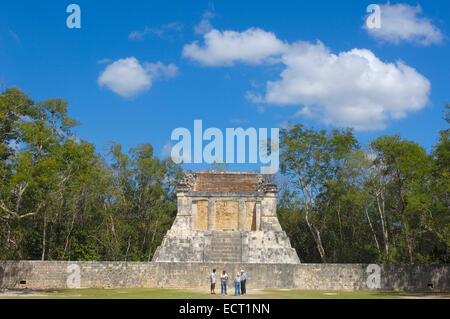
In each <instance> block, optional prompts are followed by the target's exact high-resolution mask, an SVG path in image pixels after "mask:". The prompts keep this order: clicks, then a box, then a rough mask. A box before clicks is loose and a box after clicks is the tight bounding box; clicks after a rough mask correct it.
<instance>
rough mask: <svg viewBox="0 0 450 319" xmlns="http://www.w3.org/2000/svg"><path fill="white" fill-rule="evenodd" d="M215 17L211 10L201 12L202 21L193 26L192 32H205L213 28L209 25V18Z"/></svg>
mask: <svg viewBox="0 0 450 319" xmlns="http://www.w3.org/2000/svg"><path fill="white" fill-rule="evenodd" d="M214 17H215V14H214V13H213V12H211V11H206V12H205V13H203V18H202V21H200V23H199V24H198V25H196V26H195V27H194V32H195V33H197V34H205V33H208V32H209V31H211V30H212V29H213V27H212V25H211V21H210V20H211V19H213V18H214Z"/></svg>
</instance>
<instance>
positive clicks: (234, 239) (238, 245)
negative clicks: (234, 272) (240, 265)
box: [205, 231, 242, 262]
mask: <svg viewBox="0 0 450 319" xmlns="http://www.w3.org/2000/svg"><path fill="white" fill-rule="evenodd" d="M206 259H207V260H205V261H210V262H241V261H242V239H241V232H239V231H213V232H212V234H211V246H210V247H209V249H208V253H207V256H206Z"/></svg>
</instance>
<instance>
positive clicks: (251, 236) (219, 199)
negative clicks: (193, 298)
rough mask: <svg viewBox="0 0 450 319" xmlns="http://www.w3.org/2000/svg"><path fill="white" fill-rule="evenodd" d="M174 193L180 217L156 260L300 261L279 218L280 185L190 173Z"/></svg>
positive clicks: (252, 176)
mask: <svg viewBox="0 0 450 319" xmlns="http://www.w3.org/2000/svg"><path fill="white" fill-rule="evenodd" d="M176 191H177V198H178V212H177V216H176V218H175V221H174V223H173V225H172V227H171V229H170V230H169V231H168V232H167V234H166V235H165V237H164V239H163V242H162V244H161V246H159V247H158V248H157V250H156V252H155V255H154V256H153V261H157V262H237V263H277V264H280V263H281V264H283V263H286V264H298V263H300V260H299V258H298V256H297V253H296V252H295V249H293V248H292V247H291V244H290V242H289V238H288V237H287V235H286V233H285V232H284V231H283V230H282V229H281V226H280V223H279V221H278V218H277V214H276V207H277V205H276V201H277V192H278V190H277V186H276V185H275V184H269V183H267V182H266V181H265V180H264V178H263V176H262V175H259V174H257V173H248V172H215V171H212V172H211V171H204V172H196V173H190V174H187V175H186V176H185V178H184V179H183V180H182V181H181V182H180V184H179V185H178V186H177V189H176Z"/></svg>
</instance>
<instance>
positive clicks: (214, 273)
mask: <svg viewBox="0 0 450 319" xmlns="http://www.w3.org/2000/svg"><path fill="white" fill-rule="evenodd" d="M209 279H210V281H211V294H214V295H215V294H216V292H215V291H214V289H216V270H215V269H213V272H212V273H211V276H209Z"/></svg>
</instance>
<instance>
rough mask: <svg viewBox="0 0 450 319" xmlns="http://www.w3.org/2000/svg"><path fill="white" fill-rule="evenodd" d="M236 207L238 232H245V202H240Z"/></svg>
mask: <svg viewBox="0 0 450 319" xmlns="http://www.w3.org/2000/svg"><path fill="white" fill-rule="evenodd" d="M238 207H239V208H238V214H237V216H236V217H237V218H238V230H245V217H246V213H245V201H244V200H240V201H239V206H238Z"/></svg>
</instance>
